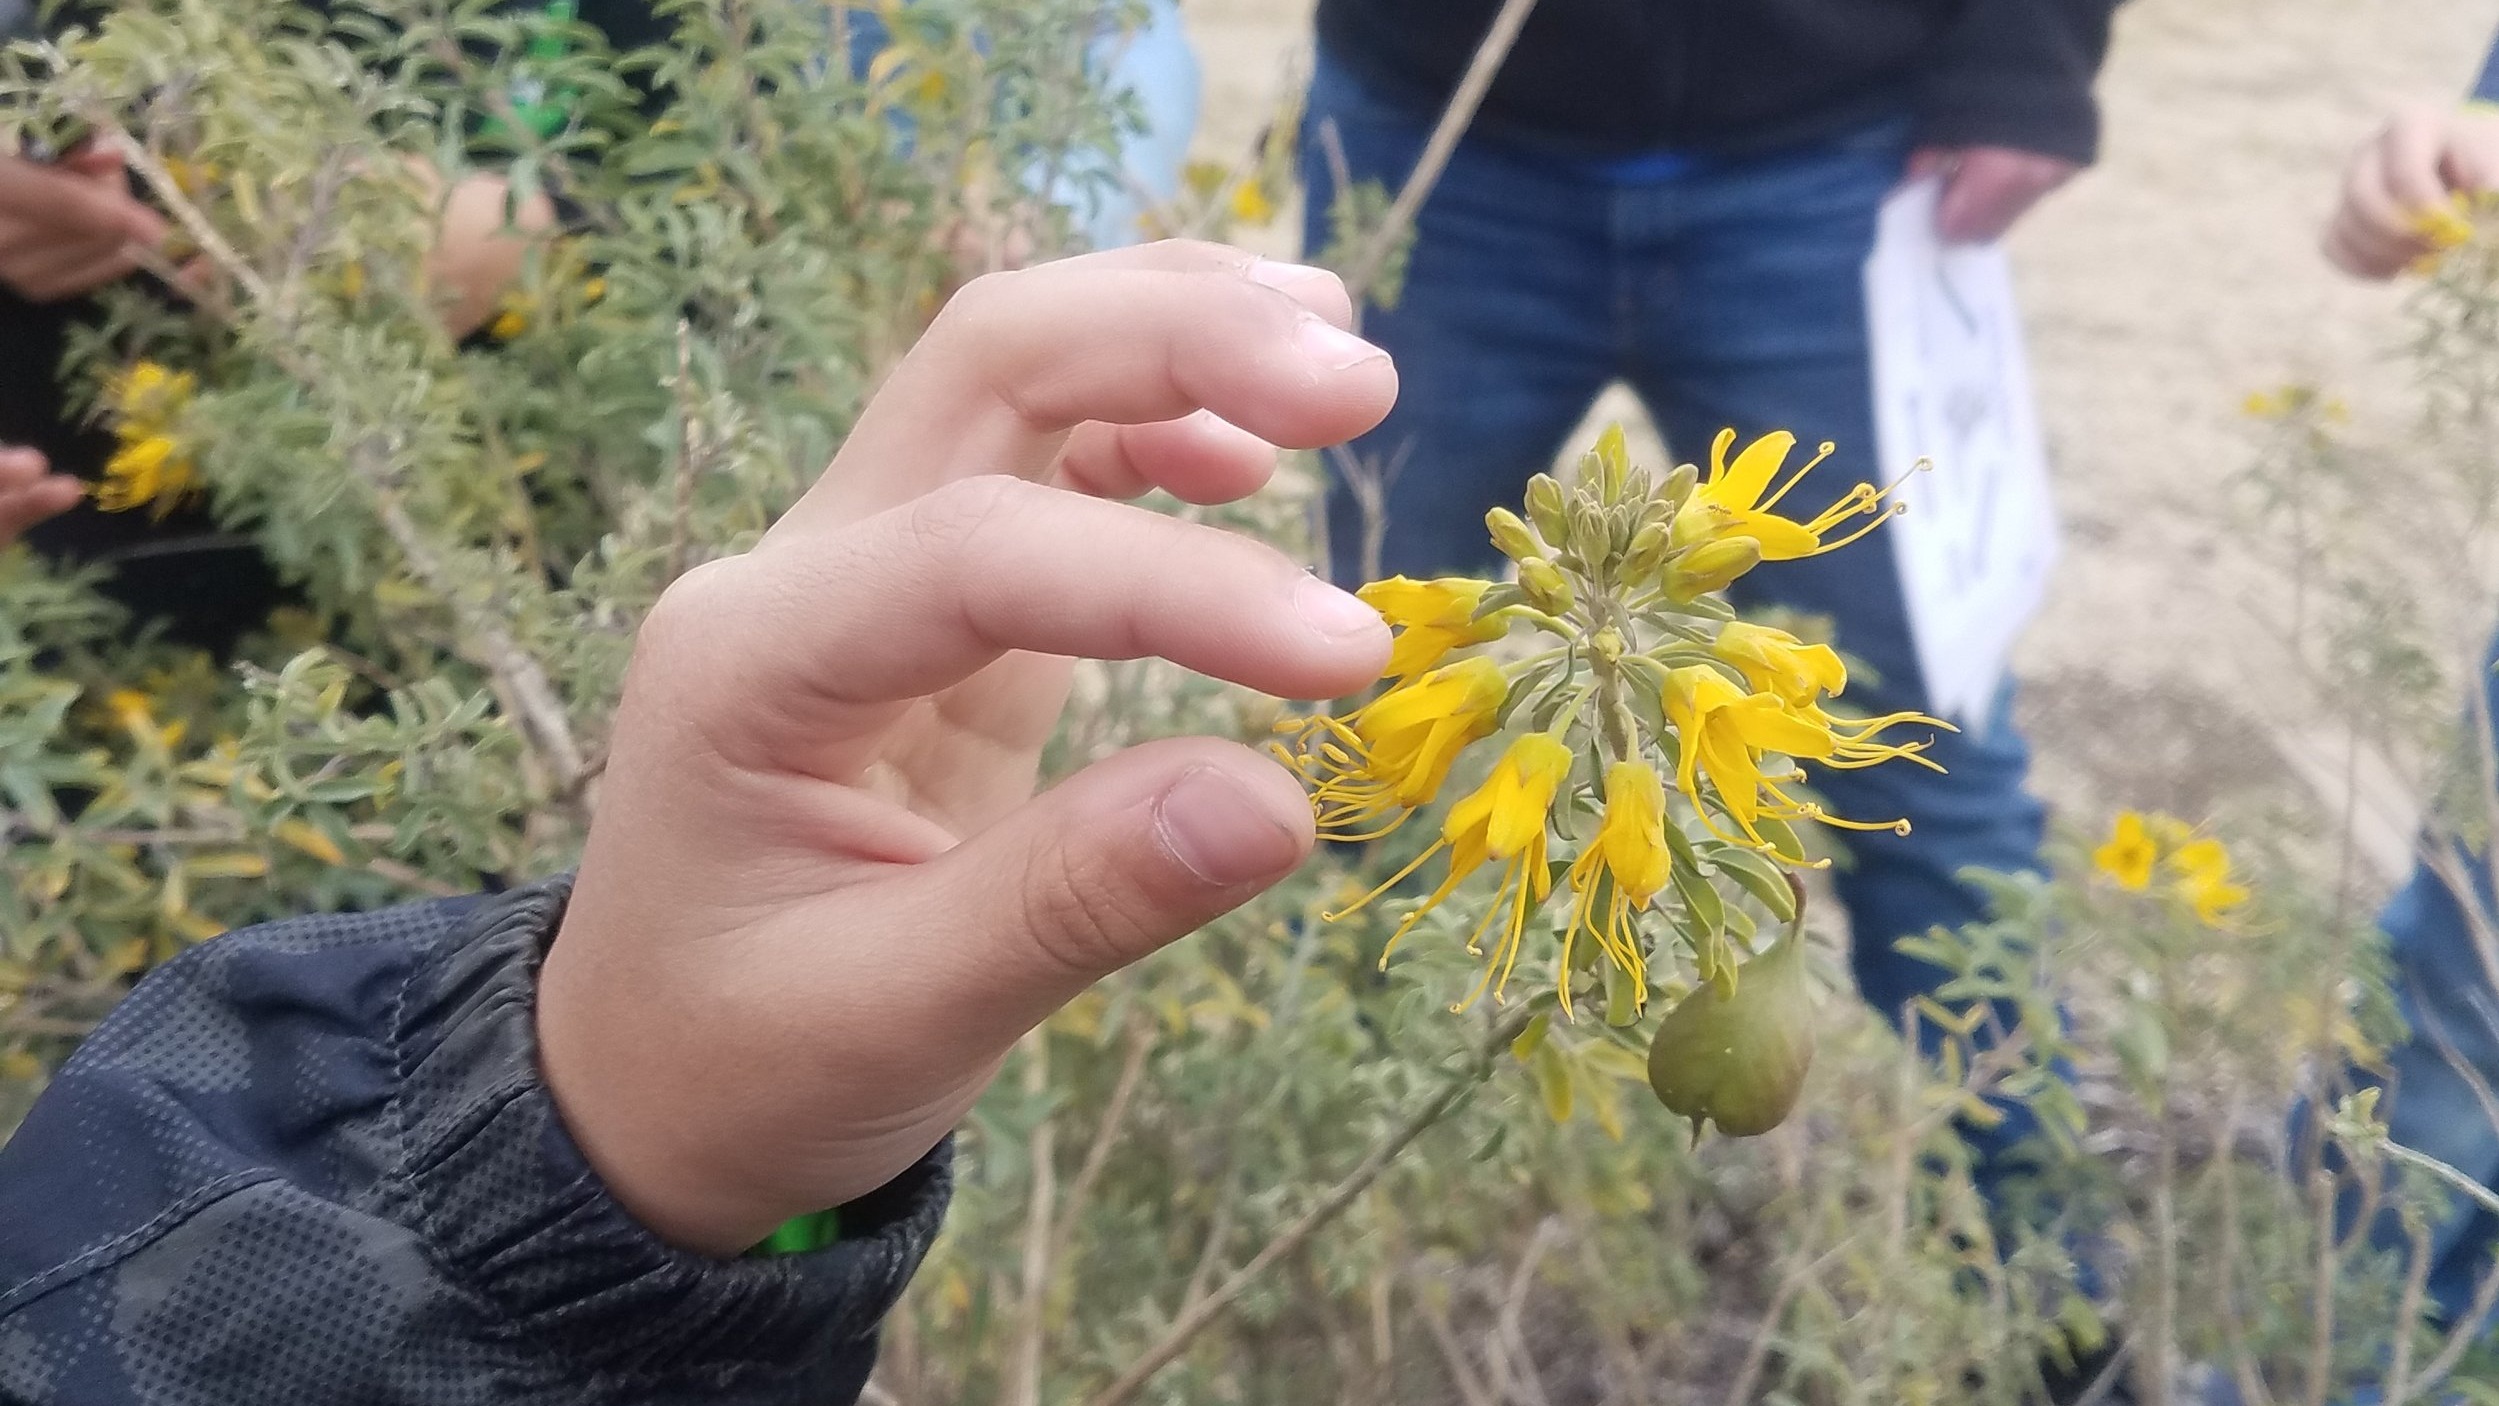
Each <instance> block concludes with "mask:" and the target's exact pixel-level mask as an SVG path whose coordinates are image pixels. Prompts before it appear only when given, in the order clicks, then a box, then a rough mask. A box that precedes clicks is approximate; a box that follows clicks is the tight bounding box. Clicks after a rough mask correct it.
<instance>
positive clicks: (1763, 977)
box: [1649, 932, 1814, 1140]
mask: <svg viewBox="0 0 2499 1406" xmlns="http://www.w3.org/2000/svg"><path fill="white" fill-rule="evenodd" d="M1813 1057H1814V996H1813V980H1812V977H1811V975H1810V974H1809V973H1808V972H1807V971H1806V970H1805V944H1804V935H1803V934H1802V933H1801V932H1790V933H1789V935H1788V936H1787V937H1786V938H1784V939H1782V940H1781V941H1780V943H1779V945H1778V946H1776V947H1773V948H1771V949H1770V950H1769V951H1767V952H1764V953H1763V954H1761V955H1760V956H1759V957H1756V958H1754V959H1753V960H1752V961H1750V962H1747V963H1746V964H1745V965H1744V968H1743V971H1742V973H1741V975H1740V976H1739V977H1738V979H1737V981H1736V985H1735V993H1734V994H1733V995H1721V994H1720V993H1719V990H1718V988H1717V987H1715V986H1710V985H1703V986H1701V987H1700V988H1699V989H1697V990H1695V991H1694V992H1693V993H1692V994H1691V995H1689V996H1686V997H1684V998H1683V1000H1682V1001H1681V1002H1680V1003H1678V1004H1677V1005H1676V1007H1675V1008H1674V1009H1673V1010H1672V1011H1669V1012H1667V1014H1666V1019H1665V1020H1663V1021H1661V1022H1659V1024H1658V1027H1657V1038H1656V1039H1655V1040H1654V1041H1653V1042H1651V1044H1650V1045H1649V1087H1650V1088H1651V1089H1653V1090H1655V1091H1656V1093H1657V1101H1658V1102H1659V1103H1662V1104H1664V1105H1666V1107H1667V1109H1668V1111H1670V1112H1673V1113H1678V1114H1681V1115H1682V1116H1684V1117H1686V1118H1689V1119H1691V1120H1692V1136H1693V1137H1694V1139H1696V1140H1697V1139H1698V1138H1699V1137H1700V1135H1701V1125H1702V1123H1704V1122H1711V1123H1716V1124H1717V1125H1718V1131H1720V1132H1722V1133H1725V1134H1726V1135H1727V1136H1729V1137H1758V1136H1760V1135H1761V1134H1763V1133H1766V1132H1769V1131H1770V1130H1771V1129H1772V1128H1775V1127H1777V1126H1779V1125H1780V1124H1781V1123H1784V1122H1786V1121H1787V1116H1788V1114H1789V1113H1790V1112H1792V1111H1794V1109H1795V1107H1796V1099H1797V1095H1798V1094H1800V1093H1802V1092H1803V1091H1804V1087H1805V1071H1806V1070H1807V1069H1808V1068H1810V1067H1812V1065H1813Z"/></svg>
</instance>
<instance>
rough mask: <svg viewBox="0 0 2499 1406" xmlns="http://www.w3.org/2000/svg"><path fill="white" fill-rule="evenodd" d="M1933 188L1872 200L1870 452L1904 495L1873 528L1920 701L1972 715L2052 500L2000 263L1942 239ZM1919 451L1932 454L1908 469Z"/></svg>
mask: <svg viewBox="0 0 2499 1406" xmlns="http://www.w3.org/2000/svg"><path fill="white" fill-rule="evenodd" d="M1941 193H1942V186H1941V183H1940V182H1939V181H1937V180H1933V179H1929V180H1925V181H1920V182H1917V183H1915V184H1912V185H1910V186H1907V187H1905V188H1903V189H1902V190H1901V191H1900V192H1899V193H1898V194H1896V195H1894V196H1893V197H1892V198H1891V200H1890V201H1889V202H1887V203H1886V204H1885V205H1884V207H1883V212H1882V218H1881V224H1880V227H1879V229H1878V232H1877V235H1876V239H1875V246H1874V253H1873V254H1872V256H1871V257H1869V258H1868V259H1867V261H1866V316H1867V319H1868V321H1869V329H1868V330H1869V333H1870V337H1871V341H1872V345H1873V353H1874V412H1875V413H1874V419H1875V437H1876V441H1877V443H1876V451H1877V454H1878V456H1879V459H1880V462H1881V465H1882V473H1883V477H1884V480H1885V481H1886V482H1890V481H1894V480H1902V481H1901V484H1900V489H1899V493H1900V499H1901V501H1902V502H1903V503H1905V504H1907V505H1908V508H1909V511H1908V512H1907V513H1906V514H1904V515H1903V516H1902V517H1901V518H1899V519H1898V520H1897V521H1895V522H1892V523H1891V524H1889V525H1888V526H1886V527H1885V528H1884V529H1883V531H1885V532H1887V533H1889V534H1891V536H1892V551H1893V555H1894V557H1895V558H1896V559H1897V560H1898V562H1899V563H1900V586H1901V593H1902V595H1903V596H1904V597H1905V598H1906V600H1907V602H1908V607H1909V619H1910V624H1911V628H1912V631H1913V633H1914V634H1915V637H1916V640H1917V649H1918V666H1919V669H1920V671H1921V672H1922V673H1923V675H1924V677H1925V680H1926V687H1927V695H1928V702H1929V704H1930V706H1932V707H1933V708H1934V709H1935V710H1936V711H1937V712H1938V713H1940V714H1941V715H1942V716H1944V717H1946V718H1949V719H1951V720H1953V721H1955V722H1957V723H1960V724H1961V725H1963V726H1964V727H1977V726H1983V725H1984V724H1985V723H1986V722H1987V720H1988V709H1989V705H1990V704H1991V703H1992V702H1993V701H1994V698H1995V694H1996V689H1997V685H1998V683H1999V682H2000V681H2001V680H2002V679H2003V677H2004V669H2005V660H2006V656H2007V655H2008V654H2009V653H2010V652H2011V650H2012V647H2013V642H2014V639H2015V638H2016V637H2017V636H2018V635H2020V633H2021V631H2022V627H2023V626H2024V625H2025V624H2027V623H2028V622H2029V620H2030V618H2031V616H2032V614H2033V613H2034V612H2036V611H2037V609H2038V608H2039V601H2040V597H2041V594H2042V593H2043V591H2044V590H2045V589H2046V585H2047V579H2048V570H2049V568H2050V567H2051V566H2052V565H2054V563H2055V561H2056V550H2057V529H2056V509H2055V505H2054V503H2053V501H2052V500H2051V498H2050V496H2049V489H2048V466H2047V448H2046V445H2045V443H2044V442H2043V441H2042V439H2041V436H2040V431H2039V414H2038V408H2037V406H2036V404H2035V403H2034V402H2033V400H2032V398H2031V384H2030V364H2029V362H2028V360H2027V359H2026V357H2025V356H2024V353H2023V345H2022V322H2021V312H2020V309H2019V307H2018V306H2017V305H2016V304H2015V301H2014V295H2013V273H2012V267H2011V265H2010V264H2009V263H2008V262H2007V260H2006V258H2005V254H2004V250H2003V248H2002V246H2000V245H1994V244H1985V245H1966V244H1965V245H1946V244H1944V243H1943V241H1942V240H1941V239H1940V238H1939V237H1938V236H1937V234H1936V229H1935V212H1936V204H1937V201H1938V199H1939V197H1940V195H1941ZM1921 459H1926V460H1931V461H1932V462H1933V464H1934V467H1933V468H1932V469H1931V470H1929V471H1927V472H1924V473H1913V472H1911V470H1912V469H1913V468H1914V466H1915V465H1916V464H1917V463H1918V461H1919V460H1921ZM1904 476H1905V477H1904ZM1839 643H1840V645H1841V647H1842V648H1846V647H1847V643H1848V641H1847V638H1846V636H1845V635H1843V636H1842V637H1841V639H1840V641H1839Z"/></svg>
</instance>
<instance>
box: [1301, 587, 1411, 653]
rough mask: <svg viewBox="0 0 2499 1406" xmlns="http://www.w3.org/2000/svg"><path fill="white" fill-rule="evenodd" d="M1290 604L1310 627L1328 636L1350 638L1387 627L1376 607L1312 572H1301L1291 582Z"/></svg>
mask: <svg viewBox="0 0 2499 1406" xmlns="http://www.w3.org/2000/svg"><path fill="white" fill-rule="evenodd" d="M1293 605H1294V608H1295V609H1297V610H1299V611H1301V613H1302V619H1303V620H1305V621H1307V622H1308V623H1309V625H1310V628H1312V629H1314V630H1317V631H1318V632H1319V633H1320V634H1323V635H1325V636H1327V637H1328V638H1329V639H1332V640H1342V639H1353V638H1355V637H1356V636H1360V635H1369V634H1376V633H1378V632H1379V631H1381V630H1385V629H1387V628H1388V622H1387V621H1386V620H1384V619H1382V618H1381V616H1380V613H1379V612H1378V611H1376V610H1373V609H1372V608H1371V607H1369V606H1367V605H1364V604H1363V603H1362V602H1361V601H1360V600H1359V599H1357V598H1355V597H1354V596H1352V595H1350V594H1348V593H1346V592H1344V591H1340V590H1338V589H1337V588H1336V587H1334V586H1331V585H1329V584H1328V583H1327V582H1325V581H1322V580H1320V579H1319V578H1318V577H1316V576H1309V575H1305V576H1303V577H1302V578H1301V579H1300V580H1298V581H1296V582H1294V583H1293Z"/></svg>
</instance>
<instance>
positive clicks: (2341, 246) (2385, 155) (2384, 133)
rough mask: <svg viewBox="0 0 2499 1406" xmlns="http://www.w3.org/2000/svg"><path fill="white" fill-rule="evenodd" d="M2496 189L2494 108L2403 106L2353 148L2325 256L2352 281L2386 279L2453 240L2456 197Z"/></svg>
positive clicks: (2498, 155)
mask: <svg viewBox="0 0 2499 1406" xmlns="http://www.w3.org/2000/svg"><path fill="white" fill-rule="evenodd" d="M2494 188H2499V108H2495V107H2491V106H2488V105H2484V104H2475V105H2473V106H2469V107H2455V106H2450V105H2441V104H2434V103H2421V104H2416V105H2414V106H2411V107H2407V108H2404V109H2403V110H2401V111H2399V112H2397V113H2396V114H2395V115H2394V117H2393V118H2392V119H2390V120H2389V121H2388V122H2387V124H2386V126H2385V127H2384V128H2382V129H2381V130H2380V131H2379V132H2378V134H2377V135H2376V136H2374V137H2371V138H2370V139H2369V140H2368V141H2366V142H2363V143H2361V145H2360V148H2359V149H2358V150H2357V151H2355V152H2353V153H2352V159H2351V165H2350V167H2349V169H2348V170H2347V171H2346V172H2345V173H2344V177H2343V200H2342V204H2341V205H2340V206H2339V207H2338V208H2337V209H2336V210H2335V212H2334V218H2333V219H2332V220H2331V221H2330V222H2329V223H2328V224H2327V225H2326V233H2325V253H2326V257H2327V258H2328V259H2330V260H2332V261H2333V263H2334V266H2335V267H2336V268H2339V269H2341V270H2343V271H2344V272H2345V273H2348V274H2351V275H2352V276H2354V277H2356V278H2393V277H2394V276H2395V275H2396V274H2399V273H2401V272H2403V271H2404V270H2405V269H2407V268H2410V267H2412V266H2413V265H2414V264H2416V263H2418V262H2419V261H2421V260H2422V259H2425V258H2427V257H2429V256H2431V255H2433V254H2436V253H2437V252H2439V251H2440V250H2441V249H2443V248H2446V247H2448V246H2449V245H2450V244H2452V243H2453V242H2454V237H2455V236H2454V234H2453V231H2454V230H2456V229H2457V228H2459V227H2460V214H2459V211H2458V210H2457V208H2456V197H2457V196H2459V195H2473V194H2479V193H2482V192H2485V191H2489V190H2492V189H2494Z"/></svg>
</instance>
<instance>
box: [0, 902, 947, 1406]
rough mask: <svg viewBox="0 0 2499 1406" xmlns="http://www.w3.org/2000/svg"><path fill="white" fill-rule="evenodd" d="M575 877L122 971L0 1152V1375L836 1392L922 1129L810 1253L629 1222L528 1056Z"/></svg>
mask: <svg viewBox="0 0 2499 1406" xmlns="http://www.w3.org/2000/svg"><path fill="white" fill-rule="evenodd" d="M568 892H569V885H568V884H566V883H564V882H561V881H559V882H552V883H547V884H541V885H538V886H535V887H532V888H528V889H521V890H516V891H514V892H512V893H509V894H503V895H498V896H495V897H492V898H484V899H468V900H458V901H452V902H446V903H437V904H430V905H424V906H419V907H411V908H402V909H394V910H391V911H388V912H383V913H375V914H369V915H362V916H352V917H324V918H311V919H304V920H300V921H296V922H289V923H279V924H274V925H271V926H268V927H263V928H256V929H252V930H250V931H246V932H239V933H234V934H231V935H228V936H226V937H221V938H218V939H216V940H215V941H212V942H209V943H206V944H204V945H202V946H201V947H199V948H198V949H196V950H195V951H193V952H190V953H188V954H186V955H185V956H183V957H182V958H181V959H179V960H177V961H175V962H172V963H170V964H168V965H167V966H166V967H164V968H163V969H162V970H160V971H158V972H156V973H154V974H153V975H151V976H149V977H148V978H147V980H145V981H143V982H141V983H140V984H139V986H138V988H137V989H136V990H134V991H133V992H132V993H131V995H130V997H129V998H128V999H127V1000H125V1001H124V1002H123V1003H122V1004H121V1006H120V1007H119V1008H118V1009H117V1010H115V1011H114V1013H113V1015H112V1016H111V1018H110V1019H108V1020H107V1021H106V1022H105V1023H104V1024H103V1025H102V1026H101V1027H99V1028H98V1029H97V1031H96V1032H95V1034H94V1035H93V1036H92V1037H90V1038H89V1039H88V1041H87V1042H86V1044H85V1045H84V1046H83V1047H82V1048H81V1049H80V1050H79V1051H78V1052H77V1054H76V1055H75V1056H74V1057H73V1058H72V1059H71V1060H70V1061H69V1063H68V1064H67V1065H65V1066H64V1067H63V1068H62V1070H61V1073H60V1075H59V1077H58V1078H57V1079H56V1080H55V1081H54V1082H53V1084H52V1086H51V1087H50V1088H49V1089H47V1090H46V1091H45V1092H44V1095H43V1097H42V1098H41V1099H39V1100H37V1102H36V1105H35V1107H34V1109H33V1111H32V1112H31V1113H30V1114H29V1116H28V1118H27V1120H26V1122H25V1124H24V1125H23V1126H22V1127H21V1128H20V1129H19V1131H18V1133H17V1134H16V1136H15V1137H13V1138H12V1139H11V1140H10V1141H9V1142H8V1144H7V1145H6V1146H4V1147H0V1401H6V1402H12V1403H20V1402H22V1403H30V1406H274V1403H280V1402H284V1403H321V1402H355V1403H371V1406H453V1403H461V1406H466V1404H467V1403H489V1402H491V1403H549V1406H552V1404H553V1403H591V1402H597V1403H602V1404H603V1406H604V1404H605V1403H630V1402H681V1401H702V1402H706V1403H733V1404H735V1406H748V1404H749V1403H751V1404H752V1406H767V1404H770V1406H778V1403H793V1406H795V1403H802V1402H803V1403H807V1406H820V1403H826V1402H847V1401H851V1400H854V1399H856V1398H857V1396H858V1395H859V1392H860V1390H861V1388H862V1386H863V1384H864V1383H865V1381H866V1378H867V1374H868V1370H869V1368H870V1366H871V1365H872V1364H873V1361H874V1356H875V1349H876V1331H877V1325H878V1323H879V1321H880V1320H881V1319H882V1318H883V1317H884V1315H885V1313H886V1312H887V1311H888V1310H889V1309H890V1308H891V1307H892V1305H893V1301H894V1299H895V1297H896V1296H897V1295H898V1294H899V1293H900V1292H901V1289H902V1286H903V1283H904V1281H905V1280H907V1279H908V1278H909V1276H910V1274H911V1272H912V1271H913V1270H914V1269H916V1268H917V1267H918V1264H919V1262H920V1259H921V1256H922V1255H923V1254H924V1253H925V1251H926V1249H927V1246H928V1242H929V1240H930V1238H931V1237H932V1236H933V1235H934V1234H935V1233H936V1229H937V1225H938V1221H939V1219H940V1217H941V1216H942V1215H943V1213H944V1207H945V1201H946V1195H947V1190H948V1186H949V1177H950V1173H949V1162H948V1153H947V1149H945V1148H944V1147H940V1148H938V1149H937V1150H935V1151H933V1152H932V1153H930V1155H929V1156H928V1158H926V1159H924V1160H923V1161H922V1162H921V1163H920V1165H918V1166H917V1167H914V1168H913V1169H912V1170H911V1171H909V1172H907V1173H905V1174H904V1175H903V1176H902V1177H900V1178H898V1179H896V1181H895V1182H894V1183H892V1184H891V1185H889V1186H888V1187H886V1188H885V1189H883V1190H882V1191H880V1192H878V1193H876V1194H875V1195H872V1196H870V1197H868V1198H867V1199H866V1200H864V1201H861V1202H857V1203H854V1204H853V1205H851V1206H847V1207H844V1208H843V1216H842V1223H843V1228H844V1231H845V1238H844V1239H843V1240H842V1242H841V1243H839V1244H836V1245H834V1246H832V1247H830V1248H828V1249H825V1250H821V1251H818V1252H816V1253H813V1254H806V1255H792V1256H785V1257H777V1258H770V1259H739V1260H719V1259H712V1258H709V1257H705V1256H701V1255H695V1254H689V1253H686V1252H684V1251H680V1250H677V1249H675V1248H673V1247H671V1246H669V1245H667V1244H665V1243H663V1242H661V1241H660V1240H658V1239H656V1238H655V1237H653V1236H652V1235H651V1234H650V1233H649V1232H647V1231H645V1230H644V1229H643V1228H642V1227H641V1226H640V1225H638V1224H637V1223H636V1222H634V1220H633V1219H632V1218H631V1217H630V1216H629V1215H627V1214H626V1212H625V1211H624V1210H623V1208H621V1207H620V1206H618V1205H617V1204H616V1203H615V1202H614V1201H613V1200H612V1199H611V1198H610V1197H609V1196H608V1194H607V1192H606V1190H605V1188H604V1187H603V1186H602V1185H601V1184H600V1182H599V1179H598V1177H597V1175H596V1174H595V1173H593V1172H592V1171H591V1169H590V1168H589V1166H588V1164H587V1163H586V1162H584V1160H583V1159H582V1156H581V1153H580V1151H579V1150H578V1149H577V1148H576V1147H575V1146H574V1144H573V1142H572V1140H571V1138H570V1137H569V1136H568V1135H567V1134H566V1133H565V1131H564V1127H563V1125H562V1122H561V1121H560V1119H559V1118H558V1117H557V1114H556V1110H555V1107H554V1104H553V1103H552V1101H551V1100H550V1099H549V1097H548V1094H547V1091H546V1089H545V1087H544V1086H543V1085H542V1084H541V1083H540V1082H539V1079H538V1073H537V1061H536V1049H535V1044H534V1041H533V1038H532V1030H533V1023H532V1019H531V1008H532V999H533V996H534V993H535V989H536V987H535V983H536V976H537V970H538V964H539V960H540V958H541V956H542V955H543V953H544V950H545V945H546V943H547V941H548V940H549V939H550V938H551V936H552V934H553V933H554V931H555V926H556V920H557V918H558V917H559V916H560V915H561V913H562V911H563V905H564V900H565V897H566V895H567V893H568Z"/></svg>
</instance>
